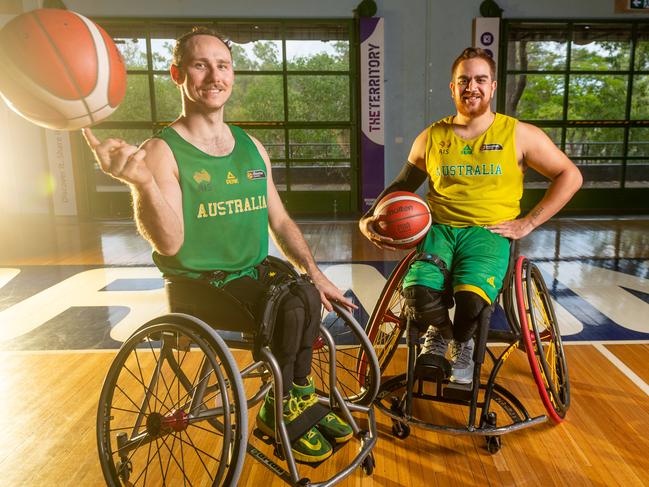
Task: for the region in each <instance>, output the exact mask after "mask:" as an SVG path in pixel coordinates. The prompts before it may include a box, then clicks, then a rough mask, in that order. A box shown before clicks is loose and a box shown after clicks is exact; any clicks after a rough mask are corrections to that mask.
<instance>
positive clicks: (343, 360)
mask: <svg viewBox="0 0 649 487" xmlns="http://www.w3.org/2000/svg"><path fill="white" fill-rule="evenodd" d="M332 304H333V307H334V310H333V311H332V312H329V313H327V312H326V311H325V315H324V316H323V319H322V327H324V328H325V329H326V330H327V332H329V334H330V335H331V336H332V338H333V340H334V343H335V344H336V387H337V388H338V390H339V391H340V393H341V394H342V396H343V398H344V399H345V400H346V401H349V402H351V403H355V404H360V405H363V406H367V405H369V404H371V403H372V402H373V401H374V398H375V397H376V395H377V394H378V391H379V380H380V372H379V365H378V362H377V360H376V355H375V354H374V351H373V350H372V344H371V343H370V341H369V340H368V338H367V336H366V335H365V332H364V331H363V328H362V327H361V326H360V325H359V324H358V322H357V321H356V319H354V317H353V316H352V315H351V313H350V312H349V311H347V309H346V308H344V307H343V306H341V305H339V304H338V303H332ZM359 356H363V357H364V360H365V366H364V368H363V372H362V373H359V371H358V363H357V358H358V357H359ZM329 364H330V357H329V347H328V345H327V342H326V341H325V340H324V338H323V337H322V336H318V338H316V340H315V343H314V346H313V359H312V362H311V375H312V376H313V380H314V384H315V387H316V391H317V392H318V394H320V395H322V396H326V395H328V394H329V390H330V385H329V384H330V372H329V371H330V368H329Z"/></svg>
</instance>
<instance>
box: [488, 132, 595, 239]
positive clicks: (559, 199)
mask: <svg viewBox="0 0 649 487" xmlns="http://www.w3.org/2000/svg"><path fill="white" fill-rule="evenodd" d="M516 146H517V147H518V150H519V151H520V153H521V156H522V159H523V161H524V163H525V164H526V165H527V166H529V167H531V168H532V169H534V170H535V171H537V172H538V173H539V174H542V175H543V176H545V177H546V178H548V179H549V180H550V186H549V187H548V189H547V191H546V192H545V195H544V196H543V198H542V199H541V201H539V203H538V204H537V205H536V206H534V208H532V209H531V210H530V212H529V213H528V214H527V215H526V216H525V217H523V218H519V219H517V220H512V221H508V222H503V223H500V224H498V225H493V226H491V227H488V228H489V229H490V230H491V231H492V232H494V233H497V234H499V235H502V236H503V237H507V238H511V239H520V238H523V237H524V236H525V235H527V234H529V233H530V232H531V231H532V230H534V229H535V228H536V227H538V226H539V225H541V224H542V223H544V222H546V221H548V220H549V219H550V218H552V217H553V216H554V215H555V214H556V213H557V212H558V211H559V210H561V208H563V207H564V206H565V205H566V203H568V201H570V199H571V198H572V196H573V195H574V194H575V193H576V192H577V190H578V189H579V188H580V187H581V184H582V181H583V179H582V176H581V173H580V172H579V169H578V168H577V166H575V165H574V164H573V162H572V161H571V160H570V159H568V157H567V156H566V155H565V154H564V153H563V152H561V150H559V148H557V146H556V145H554V143H553V142H552V140H550V138H549V137H548V136H547V135H546V134H545V132H543V131H542V130H541V129H539V128H538V127H535V126H534V125H530V124H528V123H523V122H519V123H518V124H517V126H516Z"/></svg>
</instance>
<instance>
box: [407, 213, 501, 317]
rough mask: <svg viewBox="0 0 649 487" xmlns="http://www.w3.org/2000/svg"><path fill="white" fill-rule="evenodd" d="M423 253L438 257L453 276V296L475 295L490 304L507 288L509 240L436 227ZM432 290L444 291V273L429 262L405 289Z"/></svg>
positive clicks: (476, 230) (478, 230) (413, 271)
mask: <svg viewBox="0 0 649 487" xmlns="http://www.w3.org/2000/svg"><path fill="white" fill-rule="evenodd" d="M417 250H418V251H420V252H426V253H428V254H434V255H437V256H438V257H439V258H441V259H442V260H443V261H444V263H445V264H446V267H447V268H448V270H449V271H450V273H451V285H452V287H453V293H456V292H458V291H472V292H474V293H476V294H478V295H479V296H481V297H482V298H484V299H485V300H486V301H487V302H488V303H489V304H491V303H493V302H494V300H495V299H496V297H497V296H498V292H499V290H500V288H501V287H502V284H503V279H504V278H505V273H506V272H507V264H508V263H509V240H508V239H506V238H505V237H501V236H500V235H497V234H495V233H492V232H491V231H489V230H487V229H486V228H483V227H466V228H455V227H450V226H448V225H441V224H437V223H436V224H433V226H432V227H431V229H430V231H429V232H428V234H427V235H426V237H425V238H424V240H422V241H421V242H420V243H419V245H418V246H417ZM415 285H420V286H428V287H430V288H432V289H437V290H440V291H441V290H443V289H444V276H443V274H442V272H441V270H440V269H439V268H438V267H437V266H436V265H435V264H431V263H429V262H423V261H420V262H415V263H414V264H413V265H412V267H411V268H410V270H409V271H408V274H407V275H406V277H405V278H404V281H403V287H404V288H406V287H410V286H415Z"/></svg>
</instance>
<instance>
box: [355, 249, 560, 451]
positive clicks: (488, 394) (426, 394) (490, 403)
mask: <svg viewBox="0 0 649 487" xmlns="http://www.w3.org/2000/svg"><path fill="white" fill-rule="evenodd" d="M517 253H518V252H517V244H516V242H513V243H512V244H511V247H510V259H509V265H508V270H507V273H506V277H505V280H504V283H503V289H502V290H501V293H500V295H499V296H498V299H497V301H496V302H494V304H493V305H491V306H489V307H486V308H485V309H484V310H483V312H482V313H481V315H480V318H479V319H480V323H479V326H478V330H477V332H476V335H477V336H476V337H475V343H476V345H475V348H474V361H475V369H474V373H473V381H472V383H471V384H467V385H461V384H454V383H452V382H450V381H449V380H448V371H446V370H442V367H433V368H427V367H416V356H417V354H418V352H419V349H420V346H419V340H420V339H419V332H418V330H417V327H416V326H414V325H413V326H412V327H411V325H410V319H409V317H408V315H409V313H407V312H406V309H405V304H404V299H403V297H402V293H401V291H402V282H403V279H404V277H405V275H406V274H407V272H408V270H409V268H410V266H411V265H412V264H413V263H414V262H415V261H417V260H421V259H424V260H426V259H427V257H428V259H430V258H431V256H426V255H424V254H420V253H418V252H417V251H416V250H415V251H412V252H411V253H409V254H408V255H407V256H406V257H404V258H403V260H401V261H400V262H399V263H398V264H397V266H396V268H395V269H394V271H393V272H392V274H391V275H390V277H389V278H388V280H387V283H386V285H385V287H384V288H383V291H382V292H381V295H380V297H379V300H378V302H377V305H376V306H375V308H374V311H373V313H372V315H371V317H370V319H369V321H368V324H367V327H366V331H367V334H368V337H369V339H370V340H371V342H372V345H373V346H374V350H375V351H376V354H377V356H378V359H379V365H380V368H381V373H382V374H384V375H385V377H384V378H383V379H382V384H381V387H380V391H379V394H378V396H377V401H376V403H375V405H376V406H377V408H378V409H379V410H380V411H381V412H383V413H385V414H386V415H388V416H389V417H390V418H391V419H392V433H393V434H394V435H395V436H396V437H397V438H401V439H405V438H406V437H407V436H408V435H409V434H410V425H413V426H416V427H421V428H424V429H427V430H433V431H438V432H442V433H451V434H468V435H481V436H484V437H485V439H486V447H487V450H488V451H489V452H490V453H495V452H497V451H498V450H500V448H501V435H503V434H505V433H510V432H512V431H516V430H519V429H523V428H526V427H530V426H534V425H536V424H539V423H541V422H544V421H546V420H547V416H549V417H550V418H551V419H552V420H553V421H554V422H555V423H559V422H561V421H562V420H563V418H564V416H565V414H566V411H567V410H568V407H569V405H570V385H569V380H568V368H567V365H566V359H565V355H564V351H563V345H562V342H561V335H560V331H559V327H558V324H557V319H556V316H555V313H554V308H553V305H552V301H551V299H550V295H549V293H548V290H547V288H546V285H545V282H544V281H543V277H542V275H541V272H540V271H539V269H538V267H537V266H536V265H534V264H533V263H532V262H531V261H530V260H528V259H527V258H525V257H523V256H520V257H516V255H517ZM404 335H405V338H406V344H407V369H406V370H407V371H406V373H404V374H399V375H397V376H394V377H387V374H385V373H386V370H387V368H388V365H389V364H390V361H391V359H392V358H393V357H394V354H395V352H396V350H397V348H398V346H399V344H400V342H401V341H402V337H403V336H404ZM488 343H494V344H496V343H498V344H504V349H503V350H502V352H500V354H499V355H497V354H496V353H495V352H494V351H492V349H491V348H489V347H487V344H488ZM516 349H519V350H523V351H524V352H525V353H526V355H527V359H528V361H529V365H530V367H531V369H532V375H533V378H534V381H535V383H536V386H537V388H538V392H539V395H540V396H541V400H542V402H543V405H544V406H545V409H546V410H547V416H545V415H543V416H537V417H530V415H529V414H528V412H527V410H526V409H525V407H524V406H523V404H522V403H521V402H520V401H519V400H518V399H517V398H516V396H515V395H514V394H512V393H511V392H510V391H509V390H507V389H506V388H505V387H503V386H502V385H500V384H498V383H497V382H496V378H497V375H498V372H499V371H500V370H501V368H502V366H503V364H504V363H505V361H506V360H507V359H508V358H509V357H510V356H511V355H512V353H513V352H514V351H515V350H516ZM486 354H488V355H489V357H490V358H491V361H492V363H493V367H492V369H491V372H490V373H489V374H488V378H487V380H486V382H482V376H481V369H482V364H483V363H484V362H485V355H486ZM369 359H370V358H369V357H365V356H363V355H362V353H361V354H360V355H359V361H358V371H359V375H362V374H363V373H365V372H366V371H368V370H369V369H368V367H369V364H370V360H369ZM398 392H401V394H400V395H397V393H398ZM414 399H420V400H429V401H434V402H439V403H445V404H455V405H463V406H468V415H467V416H468V418H467V422H466V425H465V426H464V425H461V424H460V423H458V426H449V425H448V424H437V423H431V422H427V421H424V420H422V419H418V418H417V417H415V416H414V415H413V402H414V401H413V400H414ZM494 403H495V405H496V406H497V407H498V409H499V410H500V411H502V412H504V413H505V414H504V415H503V414H501V416H500V417H499V416H498V414H497V412H496V410H495V409H496V408H495V407H494ZM502 416H505V417H506V419H505V420H503V418H502ZM465 417H466V416H465Z"/></svg>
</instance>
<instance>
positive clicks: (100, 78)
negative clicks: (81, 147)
mask: <svg viewBox="0 0 649 487" xmlns="http://www.w3.org/2000/svg"><path fill="white" fill-rule="evenodd" d="M76 15H77V16H78V17H79V18H80V19H81V20H82V21H83V23H84V24H85V25H86V28H87V29H88V32H89V33H90V37H91V39H92V42H93V43H94V45H95V52H96V53H97V78H96V82H95V87H94V88H93V89H92V91H91V92H90V94H89V95H88V96H87V97H86V98H85V100H84V101H86V103H88V105H92V106H94V105H95V104H99V103H102V104H103V105H102V106H101V108H99V109H97V110H94V111H93V110H88V115H90V118H92V121H93V123H94V122H95V121H97V120H96V119H97V117H96V115H97V112H99V111H100V110H102V109H104V108H106V106H110V102H109V100H108V86H109V80H110V74H111V72H110V61H109V54H108V46H107V45H106V42H105V41H104V37H103V36H102V35H101V32H100V31H99V29H98V28H97V26H96V25H95V24H94V23H93V22H92V21H91V20H89V19H87V18H85V17H83V16H82V15H78V14H76ZM115 108H116V107H115Z"/></svg>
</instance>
